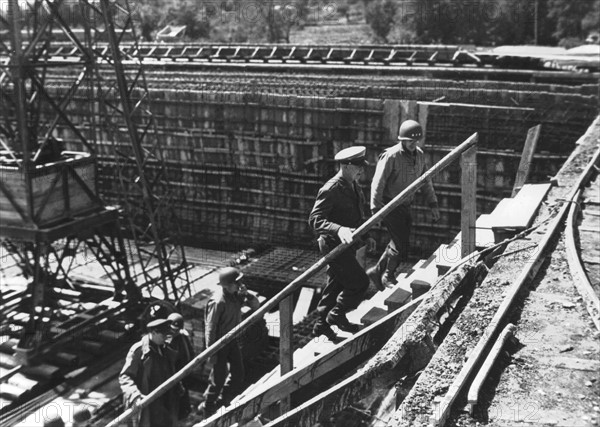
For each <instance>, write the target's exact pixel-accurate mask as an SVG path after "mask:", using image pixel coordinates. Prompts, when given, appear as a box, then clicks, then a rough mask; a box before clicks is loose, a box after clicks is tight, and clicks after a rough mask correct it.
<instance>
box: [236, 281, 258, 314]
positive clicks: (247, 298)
mask: <svg viewBox="0 0 600 427" xmlns="http://www.w3.org/2000/svg"><path fill="white" fill-rule="evenodd" d="M239 292H240V295H242V296H243V297H244V305H247V306H248V307H250V308H251V309H252V311H255V310H258V309H259V308H260V302H259V301H258V298H256V295H254V294H253V293H252V292H248V289H247V288H246V285H241V286H240V291H239Z"/></svg>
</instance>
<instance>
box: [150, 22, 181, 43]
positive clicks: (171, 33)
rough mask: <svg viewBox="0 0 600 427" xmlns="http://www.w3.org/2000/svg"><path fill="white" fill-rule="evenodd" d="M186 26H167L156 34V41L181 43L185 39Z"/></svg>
mask: <svg viewBox="0 0 600 427" xmlns="http://www.w3.org/2000/svg"><path fill="white" fill-rule="evenodd" d="M185 29H186V26H185V25H167V26H166V27H165V28H163V29H162V30H160V31H159V32H158V34H156V41H159V42H173V41H181V40H183V37H185Z"/></svg>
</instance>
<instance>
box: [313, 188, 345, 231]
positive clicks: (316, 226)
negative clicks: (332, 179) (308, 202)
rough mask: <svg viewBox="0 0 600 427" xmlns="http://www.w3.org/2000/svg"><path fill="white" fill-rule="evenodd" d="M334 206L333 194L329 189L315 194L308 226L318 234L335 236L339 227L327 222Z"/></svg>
mask: <svg viewBox="0 0 600 427" xmlns="http://www.w3.org/2000/svg"><path fill="white" fill-rule="evenodd" d="M334 206H335V193H334V192H333V191H331V187H323V188H321V189H320V190H319V193H318V194H317V200H316V201H315V205H314V206H313V209H312V211H311V213H310V215H309V217H308V224H309V225H310V226H311V227H312V229H313V230H315V231H316V232H317V233H319V234H331V235H334V236H335V235H337V233H338V231H339V230H340V228H341V225H339V224H336V223H335V222H332V221H330V220H329V216H330V214H331V211H332V210H333V207H334Z"/></svg>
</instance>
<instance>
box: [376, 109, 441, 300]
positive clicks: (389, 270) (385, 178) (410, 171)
mask: <svg viewBox="0 0 600 427" xmlns="http://www.w3.org/2000/svg"><path fill="white" fill-rule="evenodd" d="M422 138H423V129H422V128H421V125H420V124H419V123H417V122H416V121H414V120H406V121H405V122H403V123H402V125H400V131H399V133H398V143H397V144H396V145H394V146H393V147H390V148H388V149H387V150H385V151H384V152H383V153H382V154H381V156H380V157H379V160H378V162H377V166H376V168H375V175H374V176H373V181H372V183H371V212H372V213H373V214H375V213H376V212H377V211H379V210H380V209H381V208H383V207H384V206H385V205H386V204H387V203H388V202H389V201H391V200H392V199H393V198H394V197H396V196H397V195H398V194H400V193H401V192H402V191H403V190H404V189H406V187H408V186H409V185H410V184H412V183H413V182H414V181H415V180H416V179H417V178H419V177H420V176H421V175H423V173H425V172H426V171H427V164H426V160H425V154H424V153H423V150H421V148H419V147H418V146H417V144H418V143H419V141H421V140H422ZM421 188H422V190H423V192H424V195H425V199H426V201H427V203H428V204H429V207H430V208H431V213H432V217H433V220H434V221H438V220H439V218H440V213H439V210H438V202H437V198H436V196H435V191H434V190H433V185H432V183H431V180H427V183H426V184H425V185H424V186H423V187H421ZM413 200H414V196H411V197H409V198H408V199H407V200H406V201H404V202H403V203H402V204H401V205H400V206H398V207H397V208H396V209H394V210H393V211H392V212H390V213H389V214H388V216H387V217H386V218H385V219H384V220H383V223H384V224H385V226H386V228H387V229H388V231H389V232H390V237H391V240H390V242H389V244H388V245H387V247H386V249H385V251H384V252H383V254H382V255H381V258H380V259H379V261H378V262H377V265H375V266H374V267H372V268H370V269H368V270H367V274H368V276H369V278H370V279H371V281H372V282H373V283H374V284H375V286H377V287H378V288H379V289H383V288H384V287H386V286H392V285H394V284H395V283H396V275H395V272H396V268H397V267H398V265H399V264H400V262H401V261H405V260H406V259H407V256H408V245H409V235H410V229H411V227H412V217H411V214H410V206H411V204H412V202H413Z"/></svg>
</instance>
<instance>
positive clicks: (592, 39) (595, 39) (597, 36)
mask: <svg viewBox="0 0 600 427" xmlns="http://www.w3.org/2000/svg"><path fill="white" fill-rule="evenodd" d="M585 42H586V43H588V44H599V43H600V33H599V32H598V31H593V32H591V33H590V34H589V35H588V36H587V39H585Z"/></svg>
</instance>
